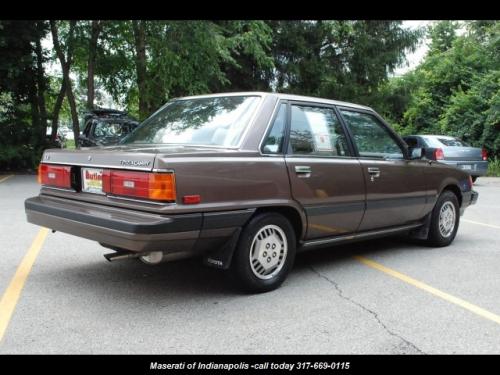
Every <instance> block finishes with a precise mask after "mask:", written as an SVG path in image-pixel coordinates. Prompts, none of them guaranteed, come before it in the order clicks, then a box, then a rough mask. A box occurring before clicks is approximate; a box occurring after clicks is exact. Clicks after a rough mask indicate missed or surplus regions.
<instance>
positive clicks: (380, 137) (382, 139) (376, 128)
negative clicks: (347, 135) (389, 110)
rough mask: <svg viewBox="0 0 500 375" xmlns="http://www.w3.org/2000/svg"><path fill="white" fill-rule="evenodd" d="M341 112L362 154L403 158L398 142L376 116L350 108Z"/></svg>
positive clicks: (375, 156) (384, 157)
mask: <svg viewBox="0 0 500 375" xmlns="http://www.w3.org/2000/svg"><path fill="white" fill-rule="evenodd" d="M341 113H342V116H343V117H344V119H345V121H346V123H347V126H348V127H349V129H350V130H351V133H352V135H353V137H354V142H355V143H356V145H357V147H358V151H359V155H360V156H363V157H374V158H382V159H386V158H387V159H403V157H404V155H403V152H402V150H401V148H400V147H399V145H398V143H397V142H396V141H395V140H394V138H392V137H391V135H390V134H389V131H388V130H387V129H386V128H385V126H384V125H383V124H382V123H381V122H380V121H379V120H378V119H377V118H376V117H375V116H373V115H370V114H367V113H361V112H355V111H349V110H341Z"/></svg>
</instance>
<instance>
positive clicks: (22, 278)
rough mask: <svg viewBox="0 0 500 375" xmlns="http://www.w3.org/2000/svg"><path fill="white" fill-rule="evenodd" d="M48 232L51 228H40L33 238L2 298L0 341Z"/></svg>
mask: <svg viewBox="0 0 500 375" xmlns="http://www.w3.org/2000/svg"><path fill="white" fill-rule="evenodd" d="M48 233H49V230H48V229H47V228H42V229H40V231H39V232H38V234H37V235H36V237H35V239H34V240H33V243H32V244H31V247H30V248H29V250H28V252H27V253H26V255H25V256H24V258H23V260H22V261H21V264H19V266H18V267H17V271H16V273H15V275H14V277H13V278H12V280H11V281H10V284H9V286H8V287H7V289H6V290H5V293H4V294H3V296H2V299H1V300H0V342H1V341H2V339H3V336H4V334H5V331H6V330H7V327H8V325H9V322H10V318H11V317H12V314H13V313H14V310H15V308H16V305H17V302H18V301H19V297H20V296H21V292H22V290H23V287H24V284H25V283H26V280H27V278H28V276H29V274H30V271H31V268H32V267H33V263H35V260H36V257H37V255H38V253H39V252H40V249H41V248H42V246H43V243H44V242H45V238H46V237H47V234H48Z"/></svg>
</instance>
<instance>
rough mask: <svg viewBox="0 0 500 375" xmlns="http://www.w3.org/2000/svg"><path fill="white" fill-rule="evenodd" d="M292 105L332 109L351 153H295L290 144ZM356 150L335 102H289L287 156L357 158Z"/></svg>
mask: <svg viewBox="0 0 500 375" xmlns="http://www.w3.org/2000/svg"><path fill="white" fill-rule="evenodd" d="M292 105H296V106H302V107H318V108H326V109H330V110H331V111H332V112H333V114H334V115H335V116H337V120H338V121H339V125H340V128H341V129H342V131H343V132H344V136H345V139H346V143H347V150H348V152H349V155H329V156H326V155H308V154H294V153H293V151H292V148H291V146H290V130H291V127H292ZM356 155H357V154H356V152H355V149H354V147H353V143H352V140H351V135H350V133H349V132H348V131H347V129H346V126H345V123H344V122H343V120H342V118H341V117H340V116H339V113H338V111H337V109H336V106H335V105H333V104H327V103H318V102H309V101H299V100H293V101H289V102H288V114H287V126H286V156H287V157H296V158H325V159H352V158H356V157H357V156H356Z"/></svg>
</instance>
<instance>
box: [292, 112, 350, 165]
mask: <svg viewBox="0 0 500 375" xmlns="http://www.w3.org/2000/svg"><path fill="white" fill-rule="evenodd" d="M289 148H290V152H291V153H292V154H299V155H300V154H302V155H315V156H351V155H350V153H349V148H348V146H347V139H346V136H345V133H344V129H343V128H342V125H341V123H340V121H339V119H338V118H337V115H336V114H335V111H334V110H333V109H332V108H327V107H314V106H308V105H292V110H291V122H290V146H289Z"/></svg>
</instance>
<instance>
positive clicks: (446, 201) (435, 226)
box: [427, 190, 460, 247]
mask: <svg viewBox="0 0 500 375" xmlns="http://www.w3.org/2000/svg"><path fill="white" fill-rule="evenodd" d="M459 222H460V207H459V205H458V198H457V196H456V195H455V194H454V193H453V192H451V191H449V190H445V191H444V192H443V193H441V195H440V196H439V198H438V200H437V202H436V205H435V206H434V209H433V210H432V215H431V224H430V230H429V237H428V239H427V244H428V245H430V246H435V247H442V246H448V245H449V244H451V243H452V242H453V240H454V239H455V236H456V234H457V230H458V224H459Z"/></svg>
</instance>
